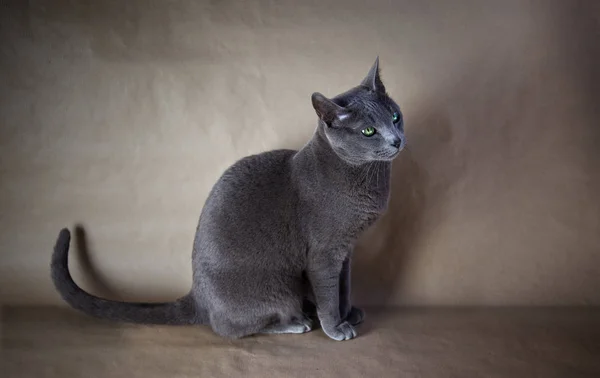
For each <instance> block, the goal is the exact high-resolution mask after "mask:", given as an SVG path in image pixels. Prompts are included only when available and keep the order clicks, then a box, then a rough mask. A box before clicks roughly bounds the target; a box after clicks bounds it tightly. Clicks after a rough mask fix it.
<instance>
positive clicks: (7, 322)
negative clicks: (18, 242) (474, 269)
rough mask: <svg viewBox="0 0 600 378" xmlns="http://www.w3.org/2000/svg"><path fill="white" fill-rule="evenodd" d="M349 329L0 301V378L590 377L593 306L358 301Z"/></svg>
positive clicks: (596, 357) (597, 339)
mask: <svg viewBox="0 0 600 378" xmlns="http://www.w3.org/2000/svg"><path fill="white" fill-rule="evenodd" d="M359 333H360V335H359V337H358V338H356V339H354V340H351V341H346V342H334V341H331V340H329V339H328V338H326V336H325V335H324V334H323V333H322V331H321V330H320V329H317V330H315V331H313V332H311V333H308V334H304V335H269V336H267V335H264V336H257V337H250V338H246V339H242V340H237V341H230V340H223V339H221V338H219V337H217V336H216V335H214V334H213V333H212V332H211V331H210V330H209V329H208V328H206V327H204V326H201V327H169V326H151V327H150V326H137V325H123V324H115V323H110V322H106V321H100V320H96V319H93V318H89V317H87V316H85V315H80V314H79V313H76V312H74V311H72V310H70V309H65V308H53V307H3V309H2V329H1V362H2V368H1V371H2V376H3V377H6V378H17V377H19V378H21V377H23V378H25V377H32V378H33V377H35V378H51V377H52V378H53V377H61V378H68V377H86V378H95V377H98V378H100V377H102V378H106V377H112V378H119V377H124V378H125V377H126V378H136V377H144V378H154V377H157V378H158V377H160V378H165V377H170V378H179V377H181V378H183V377H344V378H348V377H378V378H381V377H444V378H445V377H469V378H474V377H511V378H517V377H527V378H532V377H544V378H549V377H565V378H577V377H600V309H574V308H560V309H398V310H378V309H367V319H366V322H365V323H364V324H363V325H361V326H360V327H359Z"/></svg>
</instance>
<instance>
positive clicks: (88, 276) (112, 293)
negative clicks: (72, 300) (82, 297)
mask: <svg viewBox="0 0 600 378" xmlns="http://www.w3.org/2000/svg"><path fill="white" fill-rule="evenodd" d="M74 236H75V237H74V239H75V247H76V248H75V250H76V253H77V259H76V260H77V263H78V266H79V269H80V271H81V276H82V280H83V281H84V282H85V284H86V286H87V287H89V288H90V290H91V291H92V292H94V293H95V294H96V295H98V296H100V297H102V298H107V299H113V300H118V299H119V298H120V296H119V292H118V291H117V290H115V289H114V288H112V287H111V286H110V285H109V284H108V282H109V280H108V279H107V278H106V276H105V275H104V274H102V273H101V272H100V271H99V270H98V269H97V268H96V266H95V264H94V262H93V261H92V257H91V256H92V254H91V253H90V241H89V238H88V236H87V233H86V231H85V227H84V226H83V225H82V224H77V225H75V229H74Z"/></svg>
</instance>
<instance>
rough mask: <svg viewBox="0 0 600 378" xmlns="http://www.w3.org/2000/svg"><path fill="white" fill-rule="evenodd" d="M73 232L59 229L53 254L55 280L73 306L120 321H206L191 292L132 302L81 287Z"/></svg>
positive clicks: (63, 296) (59, 289)
mask: <svg viewBox="0 0 600 378" xmlns="http://www.w3.org/2000/svg"><path fill="white" fill-rule="evenodd" d="M70 242H71V233H70V232H69V230H68V229H66V228H64V229H62V230H61V231H60V233H59V235H58V239H57V240H56V244H55V246H54V253H53V254H52V263H51V273H52V281H53V282H54V286H55V287H56V290H57V291H58V292H59V293H60V295H61V296H62V298H63V299H64V300H65V301H66V302H67V303H68V304H69V305H70V306H71V307H73V308H75V309H77V310H79V311H82V312H84V313H86V314H88V315H92V316H95V317H98V318H103V319H109V320H112V321H117V322H126V323H141V324H172V325H188V324H204V323H207V316H206V314H205V313H204V312H205V311H203V310H201V309H199V308H198V307H197V304H196V303H195V301H194V300H193V298H192V297H191V296H190V295H189V294H188V295H186V296H184V297H181V298H179V299H178V300H176V301H174V302H167V303H131V302H119V301H110V300H106V299H102V298H98V297H96V296H93V295H91V294H89V293H87V292H85V291H84V290H83V289H81V288H80V287H79V286H77V284H76V283H75V281H73V278H72V277H71V274H70V273H69V267H68V264H67V262H68V255H69V244H70Z"/></svg>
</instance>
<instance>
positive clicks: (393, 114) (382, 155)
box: [312, 58, 406, 164]
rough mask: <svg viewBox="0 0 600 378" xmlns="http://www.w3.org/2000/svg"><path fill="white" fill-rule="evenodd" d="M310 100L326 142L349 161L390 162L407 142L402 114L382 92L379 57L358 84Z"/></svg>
mask: <svg viewBox="0 0 600 378" xmlns="http://www.w3.org/2000/svg"><path fill="white" fill-rule="evenodd" d="M312 103H313V107H314V108H315V111H316V112H317V115H318V116H319V119H320V122H319V127H321V128H322V129H323V132H324V134H325V136H326V138H327V141H328V142H329V144H330V145H331V147H332V149H333V150H334V151H335V152H336V153H337V155H338V156H340V158H342V159H344V160H346V161H347V162H349V163H352V164H363V163H367V162H371V161H391V160H392V159H394V158H395V157H396V156H398V154H399V153H400V151H401V150H402V149H403V148H404V145H405V144H406V139H405V137H404V120H403V117H402V113H401V112H400V107H399V106H398V104H396V103H395V102H394V100H392V99H391V98H390V97H389V96H388V95H387V94H386V92H385V87H384V86H383V83H382V81H381V78H380V76H379V58H378V59H377V60H376V61H375V64H374V65H373V67H371V70H370V71H369V74H368V75H367V77H366V78H365V79H364V80H363V82H362V83H361V84H360V85H359V86H357V87H355V88H352V89H350V90H349V91H347V92H344V93H342V94H340V95H338V96H336V97H334V98H333V99H328V98H326V97H325V96H323V95H322V94H320V93H313V95H312Z"/></svg>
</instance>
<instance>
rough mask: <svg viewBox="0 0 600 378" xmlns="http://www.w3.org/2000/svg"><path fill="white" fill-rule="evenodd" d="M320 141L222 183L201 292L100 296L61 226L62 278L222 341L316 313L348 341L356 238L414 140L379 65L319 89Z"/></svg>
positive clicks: (121, 309)
mask: <svg viewBox="0 0 600 378" xmlns="http://www.w3.org/2000/svg"><path fill="white" fill-rule="evenodd" d="M312 105H313V108H314V109H315V111H316V114H317V116H318V123H317V128H316V130H315V133H314V135H313V137H312V138H311V139H310V140H309V141H308V143H307V144H306V145H305V146H304V147H303V148H302V149H300V150H299V151H294V150H274V151H269V152H265V153H261V154H258V155H253V156H248V157H245V158H242V159H241V160H239V161H237V162H236V163H235V164H233V165H232V166H231V167H230V168H228V169H227V170H226V171H225V172H224V173H223V175H222V176H221V177H220V178H219V180H218V181H217V182H216V184H215V185H214V187H213V188H212V190H211V192H210V194H209V196H208V198H207V200H206V203H205V205H204V207H203V209H202V212H201V215H200V220H199V223H198V227H197V230H196V235H195V238H194V246H193V255H192V268H193V285H192V288H191V290H190V292H189V293H188V294H187V295H185V296H184V297H182V298H180V299H178V300H176V301H174V302H169V303H126V302H118V301H110V300H105V299H102V298H98V297H95V296H93V295H91V294H88V293H87V292H85V291H83V290H82V289H81V288H80V287H79V286H77V284H76V283H75V282H74V281H73V279H72V278H71V275H70V273H69V270H68V266H67V255H68V250H69V244H70V239H71V236H70V232H69V231H68V230H67V229H63V230H61V232H60V234H59V236H58V239H57V241H56V245H55V248H54V254H53V256H52V264H51V271H52V279H53V281H54V284H55V286H56V289H57V290H58V292H59V293H60V294H61V296H62V298H63V299H64V300H65V301H66V302H67V303H68V304H70V305H71V306H72V307H74V308H76V309H78V310H81V311H83V312H85V313H87V314H90V315H93V316H97V317H101V318H107V319H112V320H115V321H123V322H135V323H146V324H187V325H192V324H208V325H210V326H211V327H212V329H213V330H214V332H216V333H217V334H219V335H221V336H223V337H228V338H240V337H245V336H248V335H252V334H257V333H304V332H307V331H310V330H311V329H312V327H313V322H312V319H311V318H312V315H314V314H311V312H310V308H311V307H312V308H313V309H314V308H316V315H317V316H318V319H319V322H320V324H321V328H322V329H323V331H324V332H325V333H326V334H327V336H329V337H330V338H332V339H334V340H348V339H352V338H354V337H355V336H356V335H357V333H356V331H355V328H354V326H356V325H357V324H359V323H361V322H362V321H363V319H364V316H365V315H364V312H363V311H362V310H360V309H359V308H357V307H354V306H352V303H351V300H350V286H351V285H350V262H351V255H352V249H353V245H354V243H355V241H356V240H357V238H358V237H359V235H360V234H361V232H362V231H363V230H365V229H366V228H367V227H369V226H370V225H372V224H373V222H374V221H375V220H376V219H377V218H378V217H379V216H380V215H381V214H382V213H383V212H384V211H385V210H386V207H387V204H388V199H389V195H390V168H391V164H392V160H393V159H394V158H395V157H396V156H398V154H399V153H400V151H401V150H402V149H403V147H404V145H405V137H404V123H403V117H402V113H401V112H400V108H399V107H398V105H397V104H396V103H395V102H394V101H393V100H392V99H391V98H390V97H389V96H388V95H387V93H386V89H385V87H384V85H383V82H382V81H381V78H380V74H379V58H378V59H377V60H376V61H375V63H374V65H373V66H372V68H371V69H370V71H369V73H368V74H367V76H366V77H365V79H364V80H363V81H362V82H361V83H360V85H358V86H355V87H353V88H351V89H350V90H348V91H346V92H344V93H342V94H340V95H338V96H335V97H333V98H327V97H325V96H324V95H322V94H320V93H313V95H312Z"/></svg>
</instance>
